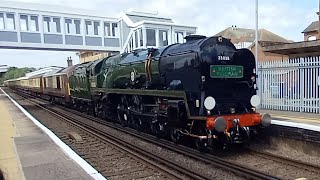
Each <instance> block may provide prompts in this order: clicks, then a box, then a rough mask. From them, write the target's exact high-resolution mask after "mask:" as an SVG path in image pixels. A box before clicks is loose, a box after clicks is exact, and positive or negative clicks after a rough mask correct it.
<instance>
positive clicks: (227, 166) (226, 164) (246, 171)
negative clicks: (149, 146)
mask: <svg viewBox="0 0 320 180" xmlns="http://www.w3.org/2000/svg"><path fill="white" fill-rule="evenodd" d="M34 101H35V100H33V103H35V102H34ZM36 104H37V106H41V108H45V109H48V110H49V111H50V112H52V113H54V114H56V115H57V116H62V117H64V118H65V119H68V121H69V120H70V119H71V121H72V122H70V123H73V124H74V123H75V122H77V123H75V124H74V125H76V124H78V123H79V124H81V126H84V127H85V128H86V129H89V130H90V131H91V133H92V134H94V135H95V136H97V137H99V136H101V135H102V134H103V136H104V137H107V138H110V139H113V140H114V141H117V143H119V144H122V145H123V146H135V147H133V149H134V148H135V149H136V151H138V152H139V154H140V153H141V154H144V156H149V157H150V152H146V151H144V150H143V149H141V148H139V147H137V146H136V145H134V144H133V145H132V144H131V145H128V143H127V142H122V140H119V137H114V136H112V135H111V134H108V135H107V133H106V132H101V131H100V130H97V129H96V128H94V127H92V125H88V124H85V123H83V122H79V120H78V119H77V118H75V116H74V115H77V116H81V117H84V118H86V119H88V120H90V121H92V122H96V123H98V124H103V125H105V126H108V127H111V128H114V129H116V130H118V131H122V132H124V133H126V134H130V135H132V136H135V137H137V138H140V139H143V140H145V141H147V142H150V143H153V144H156V145H158V146H160V147H162V148H166V149H169V150H171V151H175V152H176V153H178V154H183V155H185V156H187V157H190V158H193V159H196V160H198V161H201V162H203V163H205V164H207V165H210V166H211V167H212V169H213V170H214V169H216V168H220V169H224V170H227V171H230V172H232V173H234V174H237V175H239V176H241V177H244V178H248V179H281V178H279V177H276V176H274V175H271V174H267V173H263V172H262V171H258V170H257V169H254V168H250V167H247V166H243V165H241V164H238V163H234V162H231V161H227V160H225V159H223V158H219V157H217V156H214V155H210V154H202V153H199V152H198V151H197V150H195V149H192V148H188V147H185V146H181V145H176V144H174V143H172V142H169V141H167V140H163V139H159V138H156V137H154V136H152V135H149V134H145V133H137V131H136V130H133V129H130V128H124V127H122V126H119V125H117V124H114V123H110V122H106V121H103V120H101V119H98V118H95V117H92V116H89V115H86V114H83V113H80V112H77V111H75V110H71V109H67V108H65V107H61V106H60V107H57V106H50V107H49V106H48V105H43V104H42V105H40V104H39V102H38V103H36ZM62 110H63V111H62ZM98 131H99V132H98ZM97 132H98V133H97ZM155 157H157V154H156V153H155V154H152V155H151V157H150V158H153V159H154V158H155ZM154 160H156V161H158V162H161V163H162V164H163V165H165V166H167V167H170V168H172V169H174V170H175V171H177V172H179V173H181V174H183V175H186V176H188V177H189V178H191V179H211V178H210V177H209V176H207V175H204V174H202V173H197V171H191V170H190V169H188V168H187V167H185V166H183V165H181V164H179V163H176V162H174V161H168V160H165V159H161V158H160V157H158V158H156V159H154Z"/></svg>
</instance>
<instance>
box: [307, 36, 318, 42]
mask: <svg viewBox="0 0 320 180" xmlns="http://www.w3.org/2000/svg"><path fill="white" fill-rule="evenodd" d="M314 40H317V37H316V36H309V37H308V41H314Z"/></svg>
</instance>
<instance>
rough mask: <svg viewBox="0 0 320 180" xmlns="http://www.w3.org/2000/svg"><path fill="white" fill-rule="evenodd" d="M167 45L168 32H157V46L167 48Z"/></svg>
mask: <svg viewBox="0 0 320 180" xmlns="http://www.w3.org/2000/svg"><path fill="white" fill-rule="evenodd" d="M168 44H169V43H168V30H159V46H167V45H168Z"/></svg>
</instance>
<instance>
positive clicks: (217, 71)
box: [210, 65, 243, 78]
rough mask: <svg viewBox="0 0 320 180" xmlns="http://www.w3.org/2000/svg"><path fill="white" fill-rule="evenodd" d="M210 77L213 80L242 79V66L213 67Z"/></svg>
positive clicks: (211, 67)
mask: <svg viewBox="0 0 320 180" xmlns="http://www.w3.org/2000/svg"><path fill="white" fill-rule="evenodd" d="M210 76H211V77H212V78H242V77H243V67H242V66H228V65H221V66H220V65H211V66H210Z"/></svg>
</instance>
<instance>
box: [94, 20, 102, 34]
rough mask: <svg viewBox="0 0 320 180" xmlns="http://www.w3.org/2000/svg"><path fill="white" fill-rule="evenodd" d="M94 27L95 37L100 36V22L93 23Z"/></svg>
mask: <svg viewBox="0 0 320 180" xmlns="http://www.w3.org/2000/svg"><path fill="white" fill-rule="evenodd" d="M93 25H94V27H93V30H94V35H96V36H98V35H100V28H99V27H100V22H94V23H93Z"/></svg>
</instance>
